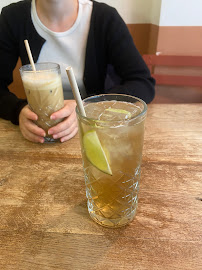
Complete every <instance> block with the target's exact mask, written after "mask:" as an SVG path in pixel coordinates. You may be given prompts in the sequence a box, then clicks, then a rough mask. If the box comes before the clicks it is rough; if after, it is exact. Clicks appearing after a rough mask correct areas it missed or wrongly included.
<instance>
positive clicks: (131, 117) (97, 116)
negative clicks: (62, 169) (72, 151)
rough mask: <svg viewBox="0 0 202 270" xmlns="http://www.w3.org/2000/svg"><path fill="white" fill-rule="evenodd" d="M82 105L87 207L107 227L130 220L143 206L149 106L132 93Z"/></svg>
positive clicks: (96, 98) (102, 97) (80, 119)
mask: <svg viewBox="0 0 202 270" xmlns="http://www.w3.org/2000/svg"><path fill="white" fill-rule="evenodd" d="M83 104H84V108H85V112H86V117H85V116H82V115H81V114H80V113H79V111H78V108H77V118H78V123H79V133H80V142H81V151H82V158H83V169H84V176H85V184H86V196H87V200H88V202H87V204H88V211H89V214H90V216H91V217H92V219H93V220H94V221H96V222H97V223H99V224H100V225H102V226H106V227H112V228H115V227H120V226H123V225H126V224H127V223H129V222H131V221H132V220H133V218H134V216H135V212H136V209H137V204H138V190H139V180H140V173H141V161H142V149H143V140H144V122H145V118H146V113H147V105H146V104H145V102H144V101H142V100H140V99H139V98H136V97H132V96H128V95H117V94H106V95H98V96H92V97H89V98H87V99H84V100H83Z"/></svg>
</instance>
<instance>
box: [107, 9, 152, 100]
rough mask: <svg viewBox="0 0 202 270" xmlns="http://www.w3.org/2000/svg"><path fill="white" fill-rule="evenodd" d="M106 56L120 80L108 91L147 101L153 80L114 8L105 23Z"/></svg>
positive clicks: (149, 97)
mask: <svg viewBox="0 0 202 270" xmlns="http://www.w3.org/2000/svg"><path fill="white" fill-rule="evenodd" d="M106 39H107V43H106V44H107V58H108V60H109V64H111V65H112V66H113V67H114V69H115V71H116V73H117V74H118V76H119V77H120V79H121V81H120V84H119V85H115V86H113V87H112V88H110V89H108V90H107V92H108V93H113V92H116V93H125V94H129V95H134V96H137V97H139V98H142V99H143V100H144V101H145V102H147V103H149V102H151V101H152V100H153V98H154V95H155V89H154V86H155V80H154V79H153V78H152V77H151V75H150V71H149V69H148V67H147V66H146V64H145V62H144V60H143V58H142V56H141V55H140V53H139V52H138V50H137V48H136V47H135V45H134V42H133V39H132V37H131V35H130V33H129V30H128V28H127V26H126V24H125V23H124V21H123V20H122V18H121V17H120V16H119V14H118V13H117V11H116V10H115V9H112V14H111V19H110V20H109V23H108V25H107V35H106Z"/></svg>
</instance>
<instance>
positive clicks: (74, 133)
mask: <svg viewBox="0 0 202 270" xmlns="http://www.w3.org/2000/svg"><path fill="white" fill-rule="evenodd" d="M77 132H78V127H76V128H75V129H74V130H73V131H72V132H71V133H70V134H68V135H65V136H64V137H62V138H61V139H60V141H61V142H65V141H68V140H70V139H72V138H73V137H74V136H75V135H76V134H77Z"/></svg>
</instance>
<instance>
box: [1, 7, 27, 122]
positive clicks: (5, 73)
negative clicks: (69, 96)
mask: <svg viewBox="0 0 202 270" xmlns="http://www.w3.org/2000/svg"><path fill="white" fill-rule="evenodd" d="M14 36H15V35H14V33H12V30H11V28H10V27H9V23H8V20H7V19H6V16H4V9H3V10H2V13H1V15H0V117H1V118H3V119H6V120H10V121H11V122H12V123H13V124H19V120H18V116H19V113H20V111H21V109H22V108H23V107H24V106H25V105H26V104H27V101H26V100H23V99H19V98H17V97H16V95H14V94H13V93H11V92H10V91H9V89H8V86H9V85H10V84H11V83H12V81H13V70H14V68H15V66H16V63H17V60H18V57H19V53H18V44H17V43H16V41H15V38H14Z"/></svg>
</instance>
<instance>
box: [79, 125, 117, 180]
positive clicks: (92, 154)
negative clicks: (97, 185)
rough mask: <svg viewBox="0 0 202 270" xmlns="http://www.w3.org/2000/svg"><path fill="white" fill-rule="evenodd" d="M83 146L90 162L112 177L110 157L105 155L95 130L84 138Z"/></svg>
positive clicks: (88, 132) (87, 133)
mask: <svg viewBox="0 0 202 270" xmlns="http://www.w3.org/2000/svg"><path fill="white" fill-rule="evenodd" d="M83 146H84V150H85V153H86V156H87V158H88V160H89V161H90V162H91V163H92V164H93V165H94V166H95V167H96V168H97V169H99V170H100V171H102V172H104V173H107V174H110V175H112V171H111V168H110V165H109V156H108V155H107V154H106V153H105V151H106V150H105V151H104V149H103V147H102V145H101V143H100V140H99V138H98V135H97V133H96V131H95V130H90V131H87V132H86V133H85V134H84V136H83Z"/></svg>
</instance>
